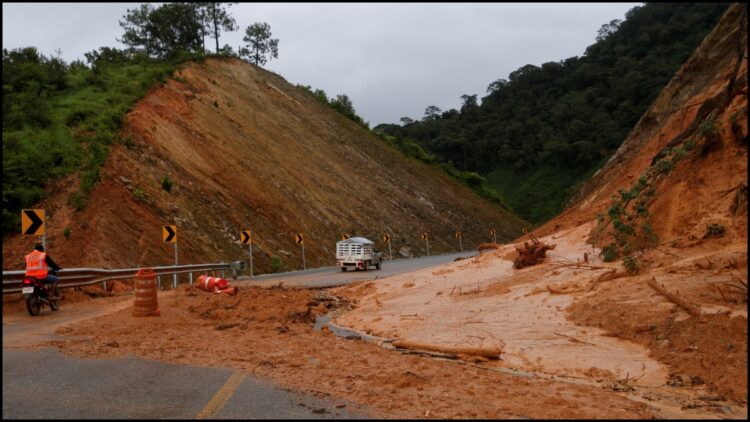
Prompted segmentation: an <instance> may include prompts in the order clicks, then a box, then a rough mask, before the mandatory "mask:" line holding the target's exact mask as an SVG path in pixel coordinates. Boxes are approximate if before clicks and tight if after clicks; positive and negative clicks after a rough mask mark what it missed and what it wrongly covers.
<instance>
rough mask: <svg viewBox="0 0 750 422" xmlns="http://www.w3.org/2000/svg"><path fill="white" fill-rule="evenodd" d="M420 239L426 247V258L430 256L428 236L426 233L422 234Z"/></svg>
mask: <svg viewBox="0 0 750 422" xmlns="http://www.w3.org/2000/svg"><path fill="white" fill-rule="evenodd" d="M420 238H421V239H422V240H424V242H425V244H426V245H427V256H430V236H428V235H427V232H422V235H421V236H420Z"/></svg>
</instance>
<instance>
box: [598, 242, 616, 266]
mask: <svg viewBox="0 0 750 422" xmlns="http://www.w3.org/2000/svg"><path fill="white" fill-rule="evenodd" d="M602 259H604V262H612V261H614V260H615V259H617V245H615V244H614V243H610V244H609V245H607V246H605V247H603V248H602Z"/></svg>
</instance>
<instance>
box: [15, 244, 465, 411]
mask: <svg viewBox="0 0 750 422" xmlns="http://www.w3.org/2000/svg"><path fill="white" fill-rule="evenodd" d="M473 254H475V252H466V253H463V254H449V255H439V256H433V257H423V258H415V259H404V260H394V261H385V262H384V263H383V266H382V269H381V270H370V271H367V272H365V271H348V272H341V271H340V270H339V269H338V268H337V267H325V268H317V269H312V270H307V271H297V272H291V273H284V274H272V275H265V276H258V277H253V278H252V279H250V278H249V277H246V278H241V279H239V280H237V284H238V285H243V284H257V285H273V284H276V283H279V282H280V281H283V282H284V284H285V285H288V286H292V285H295V286H307V287H325V286H334V285H341V284H346V283H350V282H354V281H358V280H365V279H376V278H383V277H385V276H388V275H393V274H398V273H403V272H408V271H414V270H418V269H422V268H426V267H430V266H434V265H440V264H443V263H447V262H452V261H454V260H455V259H456V258H457V257H459V256H461V257H467V256H471V255H473ZM96 302H97V303H96V304H87V305H85V306H84V305H82V304H75V303H72V304H69V305H67V306H65V305H64V306H63V307H62V308H61V309H60V311H58V312H54V313H53V312H51V311H50V310H49V308H46V307H45V308H44V309H43V312H42V314H41V315H39V316H38V317H34V318H32V317H30V316H28V315H27V314H26V313H25V311H23V312H22V313H15V314H9V315H4V316H3V358H2V361H3V413H2V417H3V419H6V418H10V419H79V418H81V419H105V418H107V419H111V418H115V419H121V418H122V419H125V418H128V419H131V418H136V419H138V418H146V419H157V418H158V419H187V418H190V419H194V418H197V419H211V418H219V419H249V418H258V419H270V418H276V419H331V418H333V419H338V418H345V419H354V418H366V417H367V415H368V413H369V412H368V409H366V408H363V407H358V406H356V405H354V404H352V403H348V402H345V401H343V400H331V399H326V398H318V397H313V396H311V395H307V394H301V393H298V392H292V391H287V390H283V389H280V388H278V387H276V386H274V385H273V384H271V383H269V382H266V381H262V380H259V379H256V378H253V377H250V376H247V375H246V374H245V373H243V372H241V371H235V370H231V369H226V368H206V367H194V366H187V365H172V364H167V363H163V362H156V361H149V360H145V359H140V358H135V357H124V358H119V359H97V360H89V359H76V358H69V357H66V356H64V355H62V354H60V353H59V352H58V351H57V350H56V349H51V348H49V349H37V350H30V349H23V348H21V347H23V346H24V345H28V344H31V343H35V342H38V341H41V340H47V339H53V338H54V337H55V334H54V333H55V330H56V329H57V328H58V327H60V326H62V325H66V324H69V323H72V322H75V321H80V320H85V319H88V318H93V317H95V316H99V315H106V314H108V313H112V312H116V311H118V310H120V309H124V308H125V307H128V306H132V300H131V299H130V297H123V298H108V299H101V300H98V301H96ZM30 392H33V394H31V393H30Z"/></svg>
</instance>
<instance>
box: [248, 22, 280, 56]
mask: <svg viewBox="0 0 750 422" xmlns="http://www.w3.org/2000/svg"><path fill="white" fill-rule="evenodd" d="M242 40H243V41H245V42H246V43H247V44H246V47H243V48H242V49H240V56H242V57H247V58H248V60H249V61H250V62H251V63H255V64H256V65H259V66H260V65H264V64H266V61H268V59H267V58H266V56H269V58H274V59H276V58H278V57H279V40H278V39H274V38H271V26H270V25H269V24H267V23H265V22H258V23H254V24H252V25H250V26H248V27H247V28H246V29H245V36H244V37H243V38H242Z"/></svg>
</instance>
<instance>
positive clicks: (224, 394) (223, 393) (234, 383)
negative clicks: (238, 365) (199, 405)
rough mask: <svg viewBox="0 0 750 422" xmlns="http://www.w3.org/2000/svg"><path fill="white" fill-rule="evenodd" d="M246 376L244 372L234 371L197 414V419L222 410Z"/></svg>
mask: <svg viewBox="0 0 750 422" xmlns="http://www.w3.org/2000/svg"><path fill="white" fill-rule="evenodd" d="M246 377H247V375H246V374H245V373H244V372H235V373H233V374H232V376H231V377H229V379H228V380H227V382H226V383H224V385H223V386H222V387H221V388H220V389H219V391H217V392H216V394H214V396H213V397H211V400H209V401H208V403H206V405H205V406H204V407H203V409H201V411H200V412H198V414H197V415H195V419H206V418H208V417H211V416H212V415H214V414H215V413H216V412H218V411H219V410H221V408H222V407H224V405H225V404H226V403H227V401H229V399H230V398H232V395H234V392H235V391H237V388H238V387H239V386H240V384H242V381H244V380H245V378H246Z"/></svg>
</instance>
